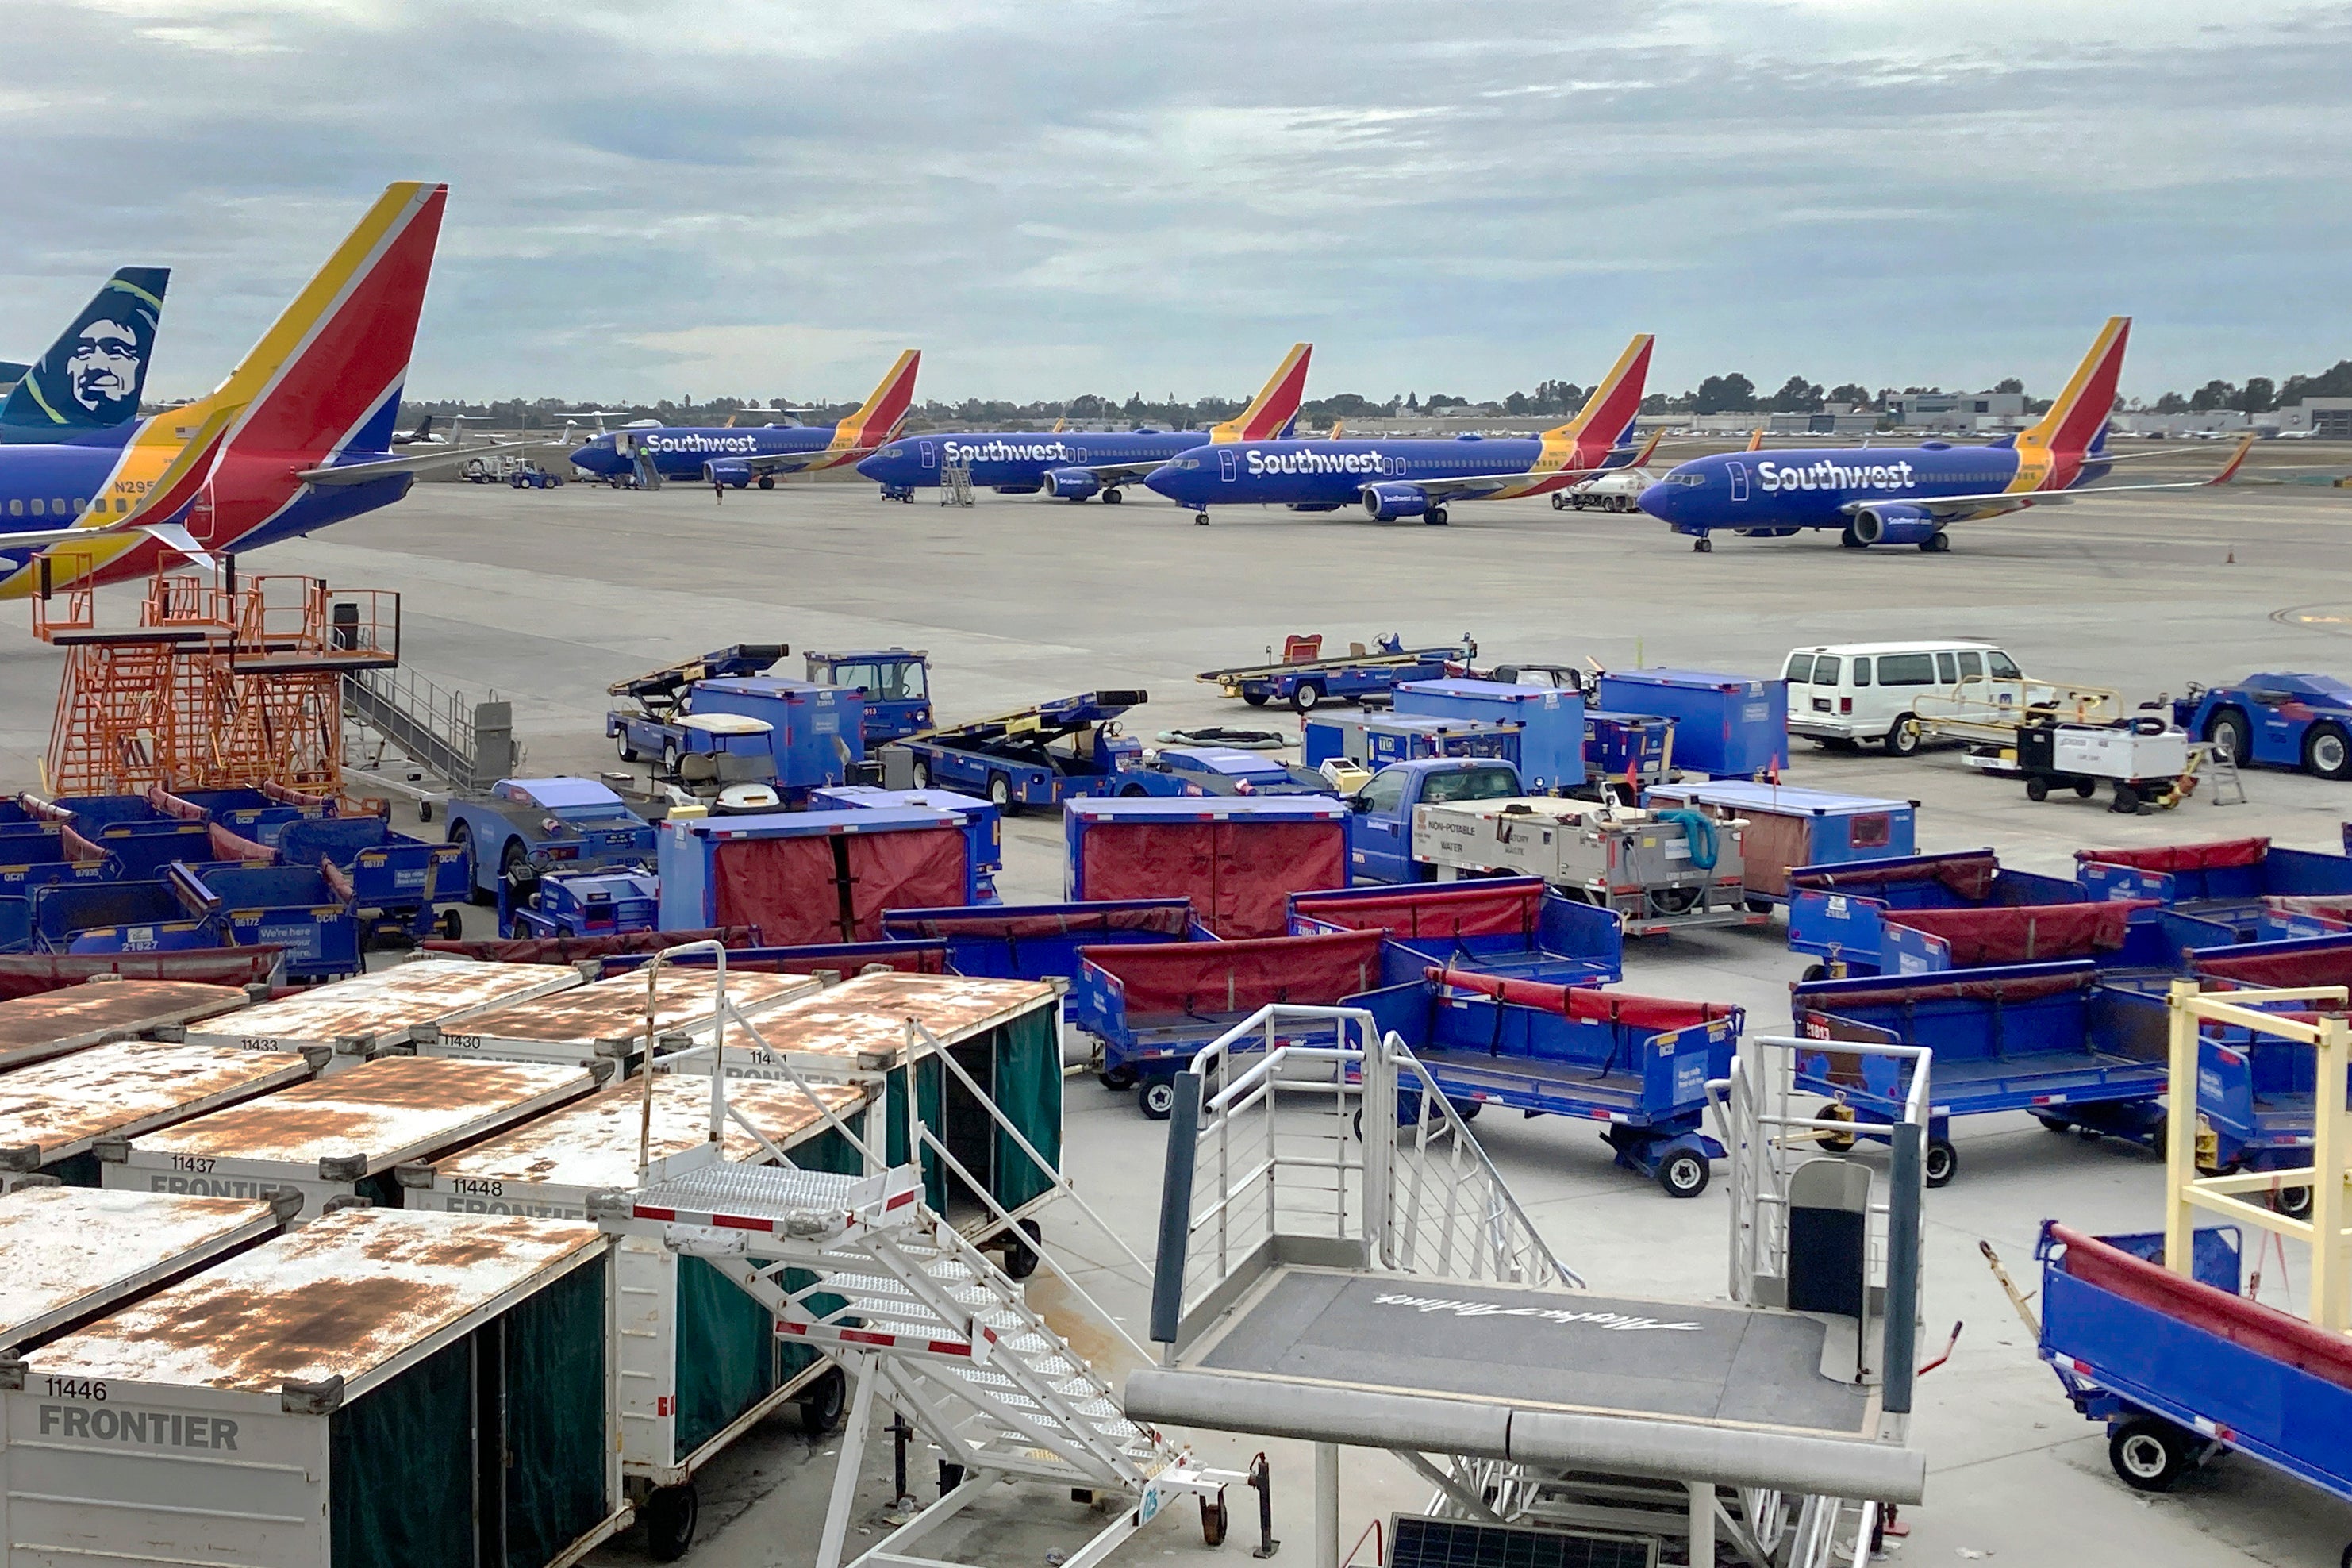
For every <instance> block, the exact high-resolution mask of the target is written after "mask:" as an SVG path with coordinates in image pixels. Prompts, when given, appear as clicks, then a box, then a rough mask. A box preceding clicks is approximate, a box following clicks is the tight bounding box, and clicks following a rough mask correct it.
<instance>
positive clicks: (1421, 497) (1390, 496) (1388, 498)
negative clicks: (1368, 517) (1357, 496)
mask: <svg viewBox="0 0 2352 1568" xmlns="http://www.w3.org/2000/svg"><path fill="white" fill-rule="evenodd" d="M1364 510H1366V511H1368V512H1370V513H1371V514H1372V521H1375V522H1394V521H1397V520H1398V519H1399V518H1404V517H1419V516H1421V515H1422V513H1423V512H1425V511H1427V510H1429V497H1428V496H1427V495H1426V494H1424V493H1423V490H1422V489H1421V487H1420V486H1419V485H1397V484H1388V485H1366V486H1365V487H1364Z"/></svg>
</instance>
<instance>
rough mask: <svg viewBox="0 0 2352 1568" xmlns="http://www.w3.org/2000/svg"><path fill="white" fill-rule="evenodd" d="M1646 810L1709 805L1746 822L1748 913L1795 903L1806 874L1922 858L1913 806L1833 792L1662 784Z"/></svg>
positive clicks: (1647, 797) (1649, 795)
mask: <svg viewBox="0 0 2352 1568" xmlns="http://www.w3.org/2000/svg"><path fill="white" fill-rule="evenodd" d="M1642 799H1643V804H1644V805H1696V804H1700V803H1704V804H1706V805H1714V806H1721V807H1723V808H1725V809H1727V810H1730V811H1736V812H1738V814H1739V815H1740V816H1743V817H1745V818H1747V820H1748V831H1747V835H1746V837H1743V838H1742V839H1741V841H1740V853H1741V855H1742V857H1743V858H1744V859H1745V861H1746V864H1747V874H1748V904H1749V906H1750V907H1761V906H1762V905H1764V904H1766V903H1774V904H1785V903H1787V902H1788V901H1789V873H1790V871H1793V870H1795V869H1796V868H1798V867H1800V866H1842V865H1843V864H1845V863H1846V862H1847V861H1850V860H1890V859H1895V858H1898V857H1901V856H1905V855H1915V854H1916V853H1918V843H1917V837H1916V828H1917V822H1916V816H1917V812H1918V806H1919V803H1918V802H1917V801H1913V800H1876V799H1874V798H1872V797H1871V796H1869V795H1832V794H1831V793H1830V792H1829V791H1827V790H1818V789H1789V788H1786V787H1784V786H1782V785H1780V784H1750V783H1748V782H1747V781H1745V780H1738V779H1730V780H1725V781H1723V782H1721V783H1717V784H1688V783H1685V784H1658V785H1656V786H1654V788H1652V789H1650V790H1648V791H1646V792H1645V793H1644V794H1643V797H1642Z"/></svg>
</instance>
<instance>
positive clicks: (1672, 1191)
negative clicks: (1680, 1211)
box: [1658, 1149, 1713, 1198]
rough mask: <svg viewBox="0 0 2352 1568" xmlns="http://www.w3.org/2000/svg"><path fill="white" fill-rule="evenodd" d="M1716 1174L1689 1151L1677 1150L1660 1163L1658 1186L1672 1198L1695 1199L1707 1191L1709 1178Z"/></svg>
mask: <svg viewBox="0 0 2352 1568" xmlns="http://www.w3.org/2000/svg"><path fill="white" fill-rule="evenodd" d="M1712 1174H1713V1173H1712V1172H1711V1171H1709V1170H1708V1169H1707V1167H1706V1161H1705V1160H1703V1159H1701V1158H1699V1156H1698V1155H1697V1153H1696V1152H1694V1151H1692V1150H1689V1149H1677V1150H1675V1152H1673V1153H1671V1154H1669V1155H1667V1156H1666V1157H1665V1158H1664V1159H1663V1160H1661V1161H1659V1162H1658V1185H1660V1186H1662V1187H1664V1189H1665V1190H1666V1196H1668V1197H1670V1198H1695V1197H1696V1196H1698V1195H1699V1194H1701V1193H1703V1192H1705V1191H1706V1182H1707V1178H1708V1176H1710V1175H1712Z"/></svg>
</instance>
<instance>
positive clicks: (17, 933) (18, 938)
mask: <svg viewBox="0 0 2352 1568" xmlns="http://www.w3.org/2000/svg"><path fill="white" fill-rule="evenodd" d="M32 951H33V900H30V899H25V898H13V899H11V898H0V952H32Z"/></svg>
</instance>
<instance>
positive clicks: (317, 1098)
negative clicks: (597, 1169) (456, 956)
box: [132, 1057, 595, 1170]
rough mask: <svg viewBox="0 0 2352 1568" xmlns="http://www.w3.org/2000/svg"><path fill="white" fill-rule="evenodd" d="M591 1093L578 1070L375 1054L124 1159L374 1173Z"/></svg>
mask: <svg viewBox="0 0 2352 1568" xmlns="http://www.w3.org/2000/svg"><path fill="white" fill-rule="evenodd" d="M593 1087H595V1079H593V1078H592V1077H591V1076H590V1075H589V1073H588V1071H587V1070H586V1069H585V1068H575V1067H561V1066H551V1065H548V1064H543V1063H533V1062H492V1061H474V1060H465V1059H458V1060H450V1059H446V1058H439V1057H379V1058H377V1059H375V1060H374V1061H372V1062H367V1063H364V1064H362V1066H359V1067H355V1068H352V1070H351V1071H349V1072H346V1073H340V1074H337V1075H336V1076H335V1077H332V1078H321V1079H311V1080H310V1082H308V1083H303V1084H297V1085H296V1086H295V1087H293V1088H292V1089H285V1090H282V1091H280V1092H279V1093H277V1094H273V1095H270V1096H268V1097H267V1098H265V1099H262V1100H253V1101H250V1102H248V1103H247V1104H244V1105H235V1106H231V1107H229V1108H228V1109H227V1110H216V1111H214V1112H213V1113H212V1114H210V1115H208V1116H199V1117H196V1118H194V1120H192V1121H183V1122H181V1123H179V1124H178V1125H177V1126H174V1127H170V1128H166V1129H164V1130H163V1131H160V1132H156V1133H153V1134H151V1135H149V1136H147V1137H142V1138H141V1139H139V1140H138V1142H136V1143H135V1144H134V1145H133V1146H132V1152H133V1153H134V1154H148V1153H155V1154H198V1155H210V1156H212V1157H213V1158H215V1159H220V1160H263V1161H278V1162H284V1163H289V1164H305V1165H307V1164H311V1163H315V1162H317V1161H319V1160H322V1159H329V1158H333V1157H336V1156H348V1155H354V1154H356V1155H363V1156H365V1157H366V1159H367V1161H368V1163H369V1167H370V1169H372V1170H373V1169H375V1168H377V1167H378V1166H379V1165H380V1164H381V1163H383V1162H384V1161H386V1160H388V1159H392V1158H395V1157H400V1156H409V1157H414V1156H415V1154H417V1153H421V1152H429V1151H431V1150H434V1149H436V1148H440V1147H443V1146H445V1145H446V1144H447V1143H449V1142H454V1141H455V1140H457V1139H460V1138H465V1137H468V1136H471V1135H473V1134H475V1133H477V1132H479V1131H482V1130H483V1129H485V1128H487V1127H499V1126H503V1125H505V1124H506V1123H507V1122H509V1121H514V1120H515V1119H517V1118H518V1117H521V1116H527V1115H530V1113H531V1112H533V1111H534V1110H540V1109H541V1108H543V1107H545V1106H548V1105H551V1104H560V1103H561V1102H562V1101H563V1100H570V1099H573V1098H575V1097H576V1096H579V1095H582V1094H585V1093H586V1092H588V1090H589V1089H593Z"/></svg>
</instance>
